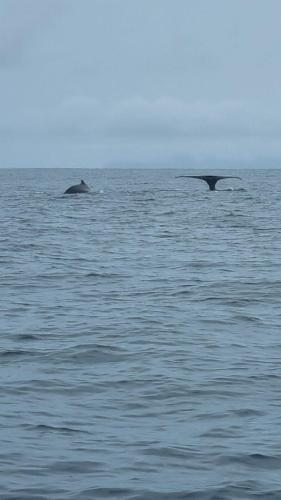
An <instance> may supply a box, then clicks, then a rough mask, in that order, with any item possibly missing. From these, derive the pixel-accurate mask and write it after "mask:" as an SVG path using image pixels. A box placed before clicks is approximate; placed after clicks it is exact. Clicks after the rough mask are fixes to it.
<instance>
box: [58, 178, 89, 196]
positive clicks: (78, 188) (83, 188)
mask: <svg viewBox="0 0 281 500" xmlns="http://www.w3.org/2000/svg"><path fill="white" fill-rule="evenodd" d="M89 191H90V188H89V186H88V185H87V184H86V182H85V181H83V179H81V182H80V184H75V185H74V186H70V187H69V188H68V189H67V190H66V191H65V192H64V194H74V193H89Z"/></svg>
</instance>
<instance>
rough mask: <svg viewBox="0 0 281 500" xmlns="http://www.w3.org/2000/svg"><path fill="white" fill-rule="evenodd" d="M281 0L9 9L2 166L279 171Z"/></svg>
mask: <svg viewBox="0 0 281 500" xmlns="http://www.w3.org/2000/svg"><path fill="white" fill-rule="evenodd" d="M280 19H281V1H280V0H0V30H1V37H0V105H1V108H0V109H1V113H0V140H1V144H0V167H104V166H122V165H123V166H125V167H128V166H132V167H134V166H146V167H149V166H151V167H153V166H157V167H158V166H161V165H163V166H169V167H173V166H175V167H190V168H192V167H201V166H203V165H204V166H205V167H207V166H208V165H209V166H218V167H247V166H257V167H277V166H281V140H280V139H281V31H280Z"/></svg>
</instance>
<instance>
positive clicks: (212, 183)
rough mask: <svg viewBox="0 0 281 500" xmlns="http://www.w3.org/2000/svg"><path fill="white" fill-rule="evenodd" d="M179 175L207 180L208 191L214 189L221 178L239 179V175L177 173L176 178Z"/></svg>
mask: <svg viewBox="0 0 281 500" xmlns="http://www.w3.org/2000/svg"><path fill="white" fill-rule="evenodd" d="M179 177H190V178H192V179H200V180H201V181H205V182H207V184H208V186H209V189H210V191H215V190H216V183H217V182H218V181H220V180H221V179H240V180H241V177H236V176H233V175H225V176H223V175H178V176H177V177H176V178H177V179H178V178H179Z"/></svg>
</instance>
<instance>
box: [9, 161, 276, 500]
mask: <svg viewBox="0 0 281 500" xmlns="http://www.w3.org/2000/svg"><path fill="white" fill-rule="evenodd" d="M189 173H197V174H201V173H203V174H205V173H214V174H218V175H220V174H223V175H240V176H241V177H242V180H241V181H240V180H236V179H229V180H223V181H220V182H219V183H218V184H217V189H218V191H215V192H210V191H209V190H208V186H207V184H206V183H204V182H202V181H199V180H195V179H176V178H175V176H176V175H180V174H189ZM80 179H84V180H85V182H87V184H89V185H90V186H91V188H92V192H91V193H90V194H82V195H64V194H63V193H64V191H65V189H66V188H68V187H69V186H70V185H72V184H77V183H79V182H80ZM0 182H1V196H0V218H1V236H0V238H1V240H0V297H1V301H0V330H1V337H0V338H1V350H0V394H1V412H0V444H1V448H0V498H1V500H11V499H13V500H47V499H48V500H99V499H103V500H115V499H116V500H117V499H118V500H162V499H163V500H166V499H171V500H183V499H192V500H236V499H243V500H247V499H263V500H269V499H270V500H280V499H281V474H280V470H281V438H280V429H281V361H280V358H281V271H280V263H281V238H280V237H281V222H280V216H281V196H280V185H281V171H278V170H275V171H273V170H241V171H232V170H231V171H230V170H229V171H223V172H222V171H218V172H205V171H204V172H201V171H200V172H198V171H197V172H195V171H193V172H192V171H190V170H184V169H174V170H173V169H157V170H155V169H139V170H137V169H135V170H134V169H92V170H84V169H1V170H0Z"/></svg>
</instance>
